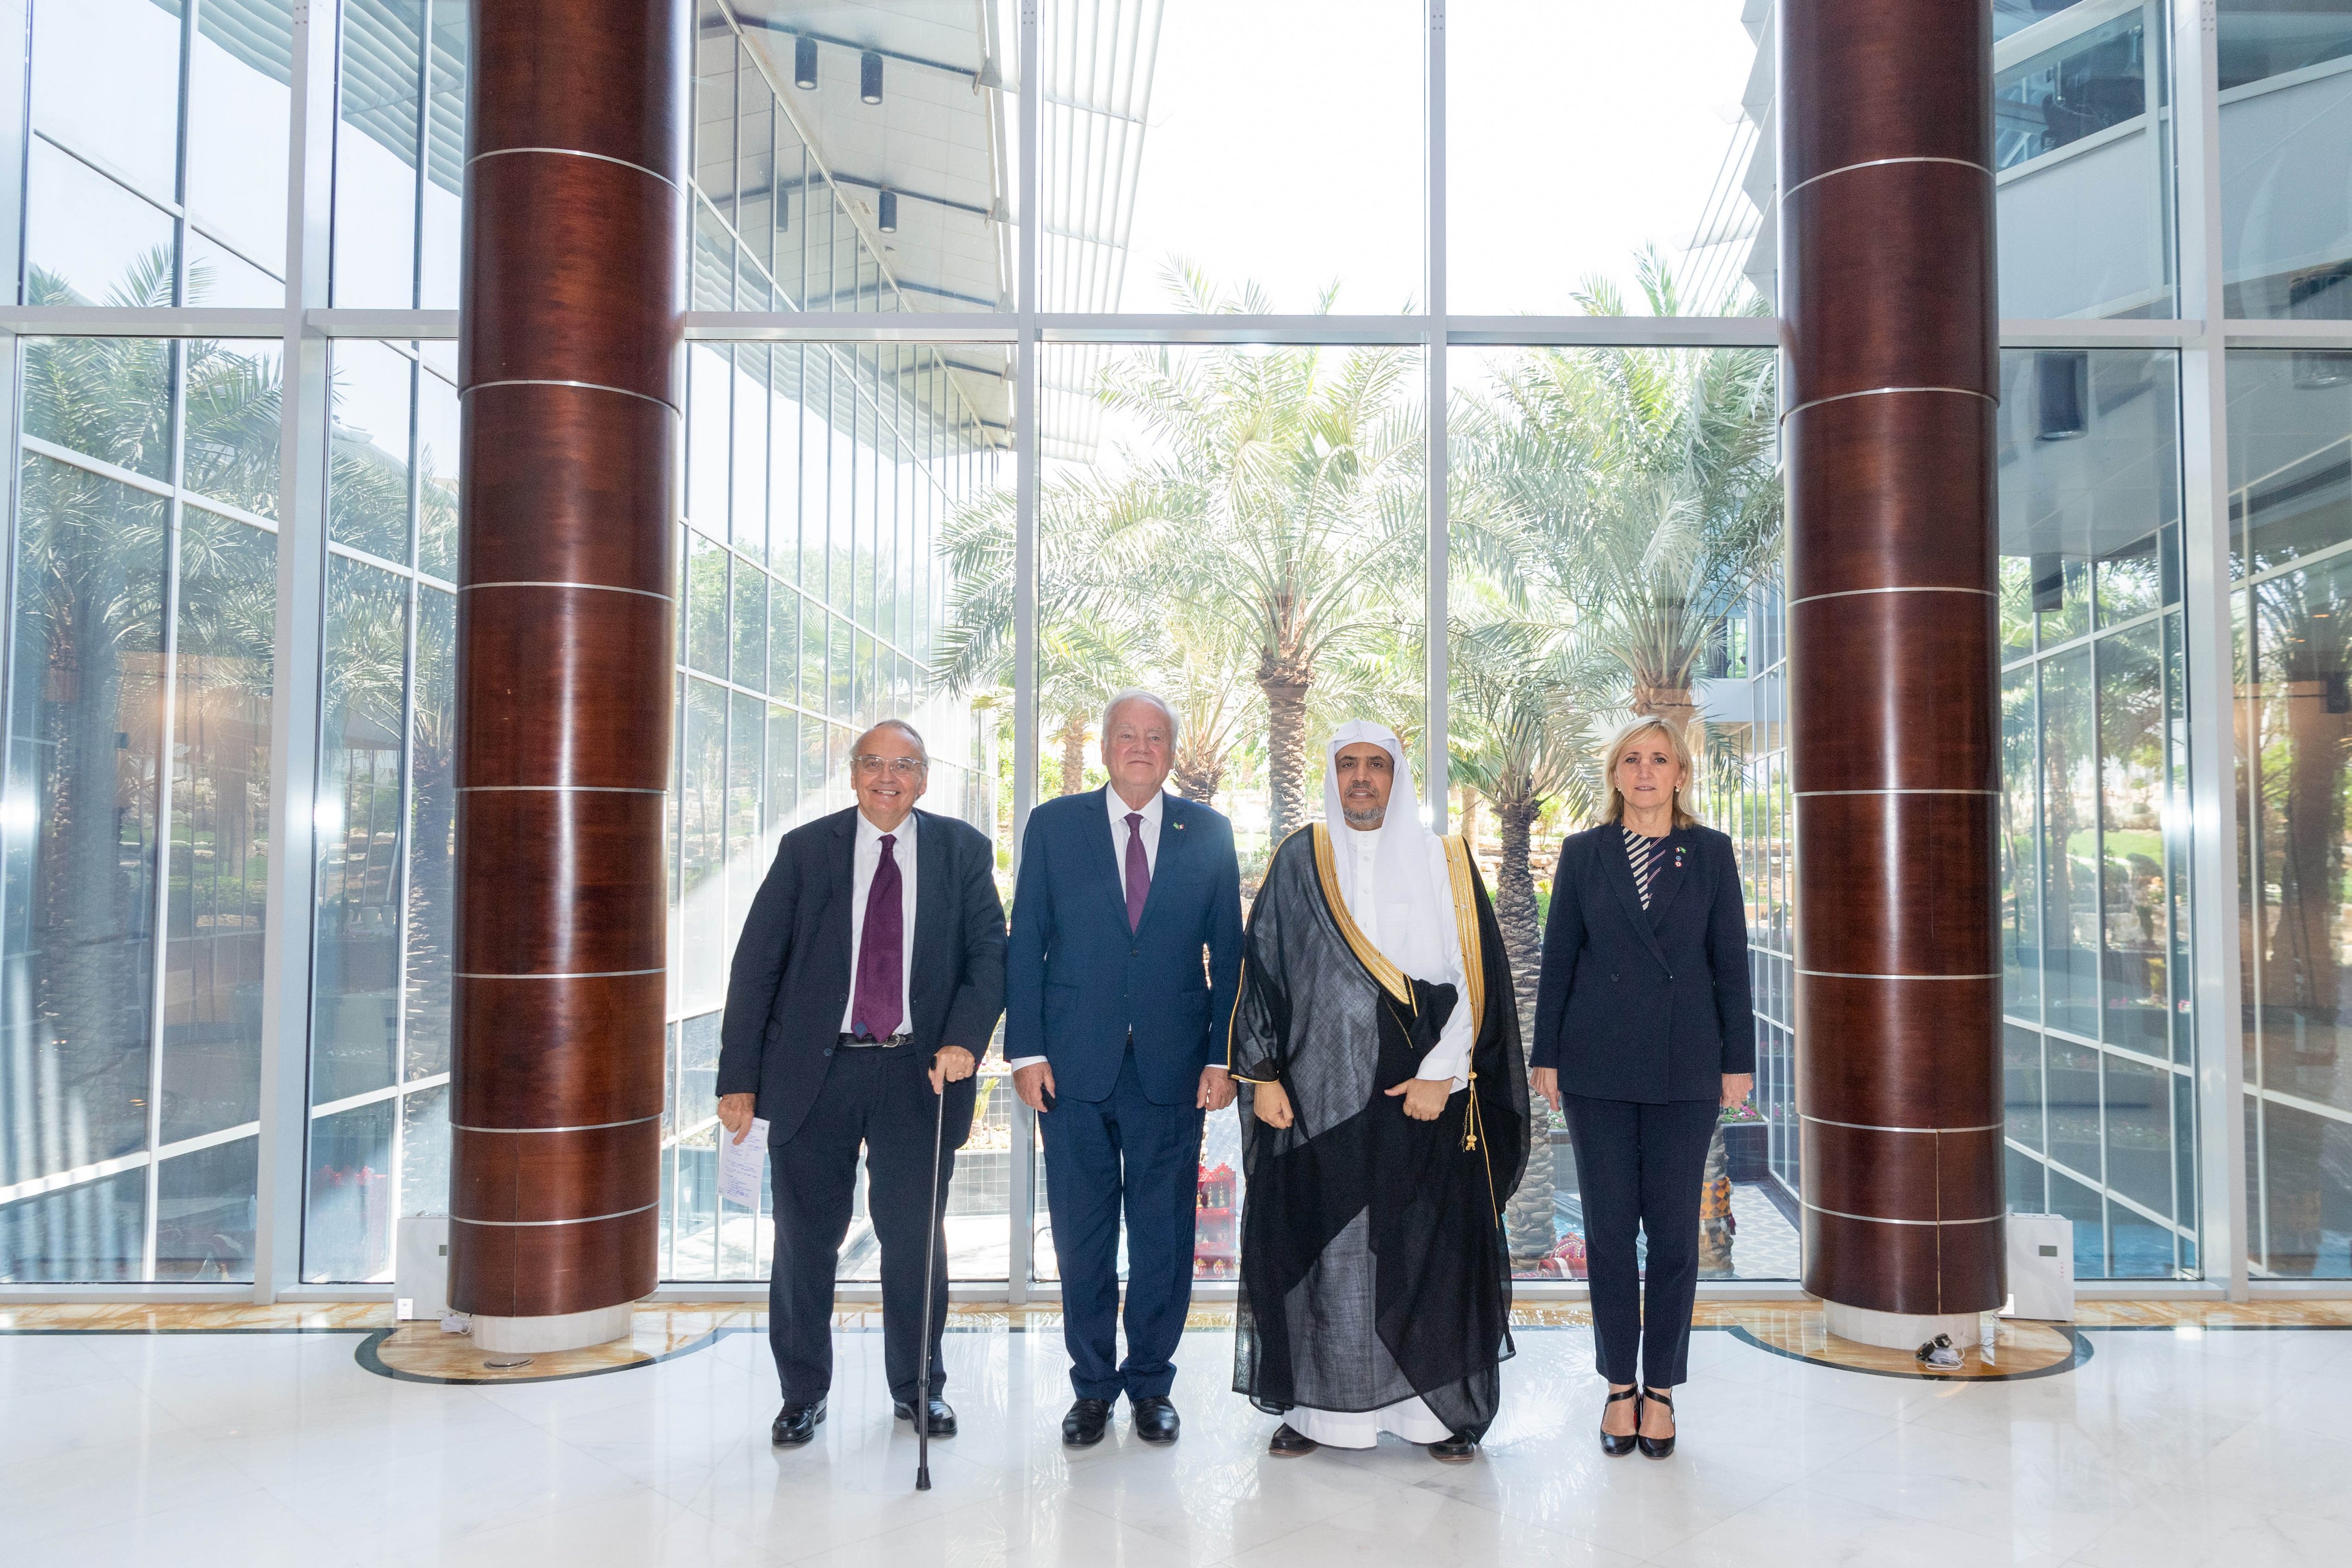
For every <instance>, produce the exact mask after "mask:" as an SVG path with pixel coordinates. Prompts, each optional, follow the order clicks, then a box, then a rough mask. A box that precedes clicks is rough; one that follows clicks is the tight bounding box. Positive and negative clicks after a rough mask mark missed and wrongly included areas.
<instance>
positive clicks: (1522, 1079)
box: [1228, 826, 1528, 1437]
mask: <svg viewBox="0 0 2352 1568" xmlns="http://www.w3.org/2000/svg"><path fill="white" fill-rule="evenodd" d="M1445 849H1446V862H1447V866H1448V869H1449V872H1450V873H1451V877H1450V881H1451V890H1452V895H1453V900H1454V908H1455V910H1456V913H1457V920H1456V925H1457V928H1458V927H1459V926H1460V925H1462V922H1461V921H1460V919H1459V918H1458V916H1459V915H1460V914H1461V913H1463V912H1465V911H1473V910H1475V928H1476V931H1477V934H1478V952H1477V953H1476V954H1475V956H1474V955H1467V954H1465V964H1464V966H1463V970H1464V973H1465V976H1468V977H1473V978H1472V980H1471V984H1470V986H1469V987H1468V989H1469V990H1470V992H1471V994H1470V995H1469V996H1467V997H1460V996H1457V995H1456V994H1455V989H1454V987H1453V986H1452V985H1437V986H1432V985H1430V984H1429V983H1428V982H1427V981H1425V980H1422V979H1418V978H1414V977H1408V976H1406V975H1404V974H1403V973H1402V971H1400V970H1398V969H1397V967H1395V966H1394V965H1393V964H1391V963H1390V962H1389V961H1388V960H1387V959H1386V958H1385V957H1384V956H1381V953H1380V952H1379V951H1378V950H1377V949H1376V948H1374V947H1372V946H1370V944H1369V943H1367V942H1366V941H1365V940H1364V938H1363V936H1362V935H1361V933H1360V932H1359V931H1358V930H1357V928H1356V925H1355V922H1354V921H1353V920H1352V919H1351V918H1350V917H1349V915H1348V912H1347V905H1346V904H1345V902H1344V901H1343V900H1342V898H1341V896H1340V894H1339V880H1338V877H1337V874H1336V873H1335V871H1334V869H1333V865H1332V858H1331V846H1330V841H1329V839H1328V835H1327V832H1326V830H1325V829H1323V828H1322V827H1320V826H1317V827H1313V828H1309V829H1304V830H1301V831H1298V832H1296V833H1293V834H1291V835H1290V836H1289V837H1288V838H1286V839H1285V840H1284V841H1283V842H1282V845H1281V847H1280V848H1279V849H1277V850H1276V852H1275V855H1274V860H1273V862H1272V863H1271V864H1270V865H1268V866H1267V868H1266V875H1265V884H1264V886H1263V887H1262V888H1261V889H1260V890H1259V893H1258V895H1257V899H1256V902H1255V904H1254V905H1253V907H1252V909H1251V912H1250V922H1249V930H1248V933H1247V936H1246V939H1245V941H1244V946H1243V954H1244V956H1243V966H1242V983H1241V995H1240V998H1239V1000H1238V1002H1237V1004H1236V1006H1235V1008H1234V1022H1233V1031H1232V1038H1231V1041H1230V1044H1229V1049H1228V1057H1229V1061H1230V1062H1231V1065H1232V1068H1233V1071H1234V1075H1235V1076H1236V1077H1239V1078H1242V1079H1244V1080H1251V1081H1257V1082H1265V1081H1273V1082H1279V1083H1281V1084H1282V1086H1283V1087H1284V1089H1285V1090H1286V1092H1288V1094H1289V1096H1290V1102H1291V1104H1292V1106H1293V1108H1294V1110H1295V1111H1296V1112H1297V1117H1296V1120H1295V1121H1294V1123H1293V1124H1292V1125H1291V1126H1290V1127H1288V1128H1287V1129H1281V1128H1276V1127H1271V1126H1268V1125H1266V1124H1265V1123H1263V1122H1260V1121H1259V1120H1257V1118H1256V1117H1255V1116H1254V1115H1252V1114H1251V1113H1250V1109H1249V1099H1248V1096H1247V1095H1246V1094H1244V1096H1243V1098H1242V1101H1241V1107H1242V1110H1241V1115H1242V1132H1243V1140H1242V1157H1243V1161H1244V1170H1245V1171H1246V1173H1247V1176H1248V1184H1247V1187H1246V1191H1245V1195H1244V1203H1243V1209H1242V1263H1241V1295H1240V1301H1239V1311H1238V1313H1237V1315H1236V1321H1235V1332H1234V1390H1235V1391H1236V1392H1237V1393H1241V1394H1246V1395H1248V1396H1250V1399H1251V1401H1252V1402H1253V1403H1254V1404H1255V1405H1256V1406H1258V1407H1259V1408H1260V1409H1262V1410H1265V1411H1267V1412H1269V1413H1279V1412H1281V1411H1283V1410H1285V1409H1287V1408H1288V1407H1290V1406H1294V1405H1304V1406H1310V1407H1312V1408H1315V1409H1318V1410H1334V1411H1370V1410H1378V1409H1381V1408H1382V1407H1384V1406H1390V1405H1394V1404H1396V1403H1398V1402H1399V1401H1401V1400H1403V1399H1405V1398H1407V1397H1409V1396H1413V1395H1419V1396H1421V1398H1422V1399H1423V1402H1424V1403H1426V1404H1427V1405H1428V1406H1429V1408H1430V1411H1431V1413H1432V1414H1433V1415H1434V1416H1436V1417H1437V1418H1438V1419H1439V1420H1441V1421H1443V1422H1444V1423H1445V1424H1446V1426H1447V1427H1451V1428H1453V1429H1454V1430H1455V1431H1457V1432H1467V1433H1469V1434H1471V1435H1472V1436H1474V1437H1477V1436H1483V1435H1484V1433H1485V1432H1486V1427H1487V1426H1488V1424H1489V1423H1491V1422H1492V1421H1493V1420H1494V1418H1495V1411H1496V1405H1497V1403H1498V1401H1499V1396H1500V1386H1501V1366H1502V1363H1503V1362H1504V1361H1505V1360H1506V1359H1507V1358H1508V1357H1509V1356H1510V1355H1511V1354H1512V1346H1511V1333H1510V1308H1511V1270H1510V1260H1509V1253H1508V1249H1507V1248H1506V1246H1505V1244H1504V1237H1503V1228H1502V1213H1503V1207H1504V1205H1505V1204H1507V1203H1508V1202H1509V1201H1510V1197H1511V1194H1512V1193H1513V1192H1514V1191H1515V1190H1517V1186H1518V1184H1519V1177H1520V1176H1521V1175H1522V1174H1524V1172H1525V1171H1526V1169H1527V1149H1528V1083H1527V1068H1526V1062H1525V1061H1524V1059H1523V1058H1522V1056H1521V1055H1520V1050H1519V1020H1518V1009H1517V1003H1516V1002H1515V1000H1514V999H1513V997H1512V992H1511V974H1510V967H1509V964H1508V962H1507V960H1506V958H1505V956H1504V952H1503V937H1502V931H1501V929H1500V928H1499V927H1498V926H1497V925H1496V923H1495V910H1494V905H1493V904H1491V903H1490V902H1489V901H1488V899H1487V897H1486V883H1484V881H1483V880H1482V879H1481V878H1480V877H1479V875H1478V873H1477V869H1476V867H1475V865H1473V864H1472V863H1471V861H1470V857H1469V852H1468V851H1467V850H1466V849H1465V847H1464V846H1463V844H1462V842H1461V841H1460V840H1458V839H1449V840H1447V841H1446V843H1445ZM1465 1006H1466V1007H1469V1008H1471V1009H1474V1013H1475V1017H1476V1019H1477V1034H1476V1041H1475V1046H1474V1048H1473V1051H1472V1055H1471V1070H1472V1072H1473V1073H1474V1075H1475V1076H1474V1077H1473V1079H1472V1081H1471V1085H1470V1088H1469V1089H1468V1090H1467V1091H1465V1092H1456V1093H1455V1094H1454V1096H1453V1097H1452V1098H1451V1099H1450V1100H1448V1101H1447V1103H1446V1106H1445V1110H1444V1113H1443V1114H1442V1115H1440V1116H1439V1117H1438V1118H1437V1120H1435V1121H1433V1122H1416V1121H1413V1120H1412V1118H1410V1117H1408V1116H1407V1115H1406V1114H1405V1113H1404V1101H1403V1099H1402V1097H1398V1098H1394V1099H1391V1098H1390V1097H1389V1096H1388V1095H1387V1094H1386V1092H1385V1091H1387V1090H1389V1089H1391V1088H1393V1087H1395V1086H1396V1085H1397V1084H1398V1083H1401V1082H1403V1081H1405V1080H1406V1079H1408V1078H1411V1077H1412V1075H1413V1069H1414V1068H1415V1067H1416V1066H1418V1065H1419V1064H1420V1061H1421V1059H1422V1057H1423V1055H1425V1054H1426V1053H1427V1052H1428V1051H1430V1050H1431V1049H1432V1048H1433V1046H1434V1045H1435V1044H1436V1042H1437V1033H1438V1030H1440V1029H1441V1028H1442V1027H1444V1022H1445V1020H1446V1018H1447V1017H1448V1016H1449V1014H1450V1012H1451V1010H1452V1009H1454V1008H1456V1007H1465Z"/></svg>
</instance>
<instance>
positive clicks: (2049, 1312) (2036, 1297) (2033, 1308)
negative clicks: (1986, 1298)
mask: <svg viewBox="0 0 2352 1568" xmlns="http://www.w3.org/2000/svg"><path fill="white" fill-rule="evenodd" d="M2000 1315H2001V1316H2002V1317H2005V1318H2027V1319H2032V1320H2033V1321H2035V1322H2055V1323H2064V1322H2074V1221H2073V1220H2071V1219H2069V1218H2066V1217H2065V1216H2064V1215H2063V1214H2012V1215H2011V1216H2010V1217H2009V1304H2008V1305H2007V1306H2004V1307H2003V1308H2001V1310H2000Z"/></svg>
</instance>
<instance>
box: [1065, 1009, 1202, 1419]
mask: <svg viewBox="0 0 2352 1568" xmlns="http://www.w3.org/2000/svg"><path fill="white" fill-rule="evenodd" d="M1038 1125H1039V1126H1040V1127H1041V1128H1042V1129H1043V1130H1044V1134H1045V1207H1046V1212H1047V1213H1049V1214H1050V1215H1052V1217H1053V1220H1054V1254H1055V1257H1056V1258H1057V1259H1058V1260H1060V1263H1061V1269H1062V1341H1063V1343H1065V1344H1066V1345H1067V1346H1068V1348H1069V1353H1070V1386H1071V1387H1072V1388H1074V1389H1076V1391H1077V1395H1078V1397H1079V1398H1081V1399H1117V1398H1118V1396H1119V1394H1120V1391H1121V1390H1124V1391H1125V1392H1126V1394H1127V1396H1128V1398H1129V1400H1130V1401H1132V1400H1136V1399H1148V1398H1151V1397H1153V1396H1164V1395H1166V1394H1167V1392H1168V1391H1169V1390H1170V1389H1171V1388H1173V1387H1174V1386H1175V1385H1176V1364H1175V1362H1174V1360H1173V1359H1172V1358H1173V1357H1174V1355H1175V1354H1176V1342H1177V1341H1178V1340H1179V1339H1181V1338H1182V1337H1183V1333H1184V1314H1185V1312H1187V1311H1188V1310H1190V1308H1191V1307H1192V1232H1193V1224H1194V1218H1195V1209H1196V1207H1197V1205H1198V1203H1199V1201H1200V1181H1201V1127H1202V1111H1201V1109H1200V1107H1199V1106H1197V1105H1195V1104H1192V1103H1189V1102H1188V1103H1184V1104H1181V1105H1155V1104H1153V1103H1151V1101H1150V1100H1149V1099H1148V1098H1146V1097H1145V1095H1144V1092H1143V1081H1142V1079H1141V1078H1140V1077H1139V1075H1138V1074H1137V1072H1136V1069H1135V1049H1134V1047H1133V1046H1129V1048H1128V1052H1127V1060H1126V1061H1123V1062H1121V1063H1120V1064H1119V1070H1118V1082H1117V1083H1116V1084H1115V1085H1114V1086H1113V1087H1112V1089H1111V1094H1110V1098H1109V1099H1108V1100H1091V1101H1090V1100H1073V1099H1071V1098H1070V1097H1068V1096H1067V1095H1061V1096H1058V1097H1056V1098H1055V1102H1054V1108H1053V1109H1052V1110H1051V1111H1048V1112H1047V1113H1045V1115H1043V1116H1041V1117H1039V1118H1038ZM1122 1208H1124V1210H1125V1212H1126V1217H1127V1356H1126V1359H1125V1360H1123V1361H1122V1360H1121V1359H1120V1358H1119V1354H1118V1323H1119V1310H1118V1222H1119V1215H1120V1211H1121V1209H1122Z"/></svg>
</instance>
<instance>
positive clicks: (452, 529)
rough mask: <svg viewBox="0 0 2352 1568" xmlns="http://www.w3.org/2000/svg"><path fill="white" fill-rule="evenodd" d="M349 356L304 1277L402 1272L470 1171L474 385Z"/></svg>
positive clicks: (323, 729) (344, 370)
mask: <svg viewBox="0 0 2352 1568" xmlns="http://www.w3.org/2000/svg"><path fill="white" fill-rule="evenodd" d="M329 368H330V376H331V410H332V416H333V417H332V423H331V435H330V443H331V444H330V449H329V450H330V462H329V465H328V475H327V549H328V557H327V581H326V594H325V615H324V627H323V635H322V637H321V640H320V693H321V712H320V735H319V740H320V753H319V756H320V765H319V780H318V797H317V805H316V807H315V808H314V811H313V827H314V831H316V834H317V846H318V860H317V864H316V868H315V870H314V873H313V877H314V883H313V885H314V888H315V897H316V912H315V914H314V915H313V917H312V918H313V921H314V925H313V927H312V930H313V941H314V944H315V947H314V956H313V960H312V971H311V1003H310V1118H311V1120H310V1159H309V1162H308V1165H307V1166H306V1179H307V1190H308V1193H309V1204H308V1208H307V1212H306V1215H305V1221H304V1228H303V1277H304V1278H305V1279H306V1280H310V1281H347V1280H348V1281H360V1280H366V1281H385V1280H389V1279H390V1278H391V1277H392V1276H391V1270H392V1261H393V1252H392V1248H393V1239H394V1228H395V1225H396V1221H397V1217H398V1216H400V1215H403V1214H414V1213H418V1212H422V1211H428V1210H434V1211H437V1210H438V1209H440V1208H441V1207H442V1206H443V1204H444V1203H445V1202H446V1198H445V1197H444V1196H443V1195H444V1194H445V1193H446V1189H447V1186H448V1177H449V1131H448V1085H449V998H450V967H449V966H450V943H451V939H452V936H453V927H452V916H453V913H454V911H453V908H452V904H451V900H452V896H453V893H454V883H453V875H452V869H453V861H452V857H453V854H454V852H455V845H454V842H453V838H452V834H453V831H454V828H455V826H456V821H457V786H456V775H455V768H454V764H455V757H454V754H453V747H454V745H455V742H456V727H455V722H454V721H455V717H456V714H455V700H456V674H457V670H456V656H457V592H456V586H455V583H454V579H455V577H456V576H457V387H456V384H455V373H456V361H455V357H454V355H453V354H452V353H451V346H450V345H449V344H446V343H430V344H417V343H381V342H369V341H365V340H356V339H352V340H342V341H340V342H338V343H336V344H335V345H334V347H333V351H332V353H331V356H330V360H329Z"/></svg>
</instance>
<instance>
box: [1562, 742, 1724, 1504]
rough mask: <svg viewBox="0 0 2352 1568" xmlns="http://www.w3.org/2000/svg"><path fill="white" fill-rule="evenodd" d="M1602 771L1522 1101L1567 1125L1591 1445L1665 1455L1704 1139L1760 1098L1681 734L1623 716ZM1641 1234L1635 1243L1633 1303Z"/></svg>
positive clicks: (1718, 863) (1686, 1323) (1692, 1262)
mask: <svg viewBox="0 0 2352 1568" xmlns="http://www.w3.org/2000/svg"><path fill="white" fill-rule="evenodd" d="M1608 769H1609V772H1608V785H1609V789H1608V806H1607V810H1606V811H1605V813H1604V816H1603V818H1602V821H1601V823H1600V825H1599V826H1597V827H1594V828H1591V829H1589V830H1587V831H1584V832H1580V833H1575V834H1572V835H1570V837H1569V839H1568V840H1567V841H1566V842H1564V843H1562V844H1561V845H1560V852H1559V872H1558V873H1556V875H1555V876H1554V878H1553V881H1552V893H1551V914H1550V916H1549V919H1548V920H1547V921H1546V922H1545V925H1544V945H1543V973H1542V977H1541V979H1540V981H1539V982H1538V987H1537V990H1536V1024H1535V1035H1534V1038H1533V1040H1532V1041H1531V1042H1530V1046H1529V1063H1530V1065H1531V1066H1532V1067H1533V1069H1534V1071H1533V1072H1532V1073H1531V1074H1530V1075H1529V1083H1528V1087H1529V1088H1531V1089H1532V1090H1534V1091H1535V1092H1537V1093H1539V1094H1541V1095H1542V1096H1543V1097H1544V1098H1545V1099H1546V1100H1547V1101H1549V1102H1550V1103H1551V1106H1552V1108H1553V1109H1554V1110H1556V1111H1561V1112H1564V1113H1565V1114H1566V1115H1567V1118H1568V1126H1569V1134H1570V1137H1571V1138H1572V1139H1573V1140H1574V1142H1575V1145H1576V1170H1577V1177H1578V1182H1579V1185H1580V1188H1581V1196H1582V1199H1583V1205H1584V1238H1585V1249H1586V1255H1587V1267H1588V1270H1589V1271H1590V1273H1591V1284H1592V1339H1593V1350H1594V1360H1595V1361H1596V1363H1597V1364H1598V1370H1599V1371H1600V1373H1601V1376H1603V1377H1605V1378H1607V1379H1608V1380H1609V1397H1608V1399H1607V1400H1606V1401H1605V1402H1604V1403H1603V1405H1602V1406H1601V1451H1602V1452H1603V1453H1606V1454H1609V1455H1611V1456H1612V1457H1615V1456H1618V1455H1622V1454H1628V1453H1631V1452H1633V1449H1634V1448H1637V1447H1638V1448H1640V1449H1641V1450H1642V1452H1643V1453H1644V1454H1646V1455H1648V1456H1649V1457H1650V1458H1654V1459H1663V1458H1666V1457H1667V1456H1668V1455H1669V1454H1672V1453H1673V1452H1674V1451H1675V1417H1674V1389H1675V1385H1678V1384H1680V1383H1682V1382H1683V1381H1684V1378H1685V1371H1686V1361H1687V1354H1688V1350H1689V1344H1690V1320H1691V1306H1692V1302H1693V1301H1694V1299H1695V1298H1696V1294H1697V1290H1698V1220H1699V1197H1700V1188H1701V1186H1702V1183H1703V1179H1704V1176H1705V1172H1706V1150H1707V1144H1708V1142H1709V1140H1710V1139H1711V1138H1712V1137H1713V1136H1714V1134H1715V1124H1716V1121H1717V1117H1718V1115H1719V1114H1720V1113H1721V1111H1722V1108H1723V1107H1725V1106H1729V1105H1737V1104H1738V1103H1741V1102H1742V1101H1744V1100H1746V1099H1747V1098H1748V1092H1749V1091H1750V1090H1751V1089H1752V1088H1754V1087H1755V1079H1754V1076H1753V1074H1754V1072H1755V1070H1756V1038H1755V1025H1754V1022H1753V1019H1752V1018H1751V1016H1750V1014H1751V1004H1750V1000H1749V995H1748V912H1747V904H1746V901H1745V899H1744V898H1743V896H1742V894H1741V891H1740V884H1739V865H1738V861H1737V860H1736V859H1735V857H1734V855H1733V852H1732V846H1731V841H1730V840H1729V839H1728V838H1727V837H1725V836H1724V835H1723V834H1721V833H1718V832H1717V831H1715V830H1714V829H1712V828H1706V827H1702V826H1700V825H1699V821H1698V819H1697V818H1696V817H1694V816H1693V815H1692V814H1691V812H1690V809H1689V807H1688V806H1687V805H1686V804H1685V799H1686V792H1687V790H1688V788H1689V784H1690V778H1691V758H1690V750H1689V748H1688V747H1687V746H1686V744H1685V741H1684V739H1683V736H1682V732H1681V730H1679V729H1678V728H1676V727H1675V726H1674V725H1672V724H1670V723H1668V722H1667V721H1666V720H1664V719H1662V718H1656V717H1645V718H1638V719H1635V720H1634V721H1633V723H1631V724H1629V725H1627V726H1626V727H1624V728H1622V729H1621V730H1619V731H1618V732H1617V735H1616V737H1614V739H1613V740H1612V742H1611V744H1610V747H1609V751H1608ZM1637 1232H1639V1233H1641V1234H1644V1235H1646V1236H1647V1237H1648V1239H1649V1281H1648V1284H1649V1290H1648V1300H1647V1302H1646V1303H1644V1301H1643V1281H1642V1277H1641V1265H1640V1263H1639V1262H1638V1261H1637V1257H1636V1252H1635V1248H1634V1238H1635V1235H1636V1233H1637ZM1645 1304H1646V1311H1645V1310H1644V1307H1645Z"/></svg>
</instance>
